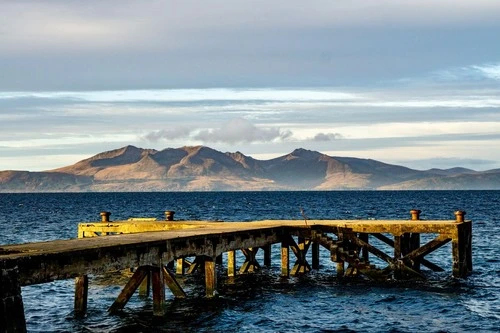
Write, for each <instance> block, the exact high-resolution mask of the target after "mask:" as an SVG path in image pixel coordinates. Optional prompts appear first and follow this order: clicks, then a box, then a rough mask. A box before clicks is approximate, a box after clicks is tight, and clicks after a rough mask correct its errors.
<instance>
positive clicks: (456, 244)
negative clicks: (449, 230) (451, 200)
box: [451, 212, 472, 278]
mask: <svg viewBox="0 0 500 333" xmlns="http://www.w3.org/2000/svg"><path fill="white" fill-rule="evenodd" d="M457 213H459V212H457ZM458 218H459V216H457V219H458ZM462 219H463V216H462ZM471 231H472V229H471V227H470V226H469V225H467V224H465V223H464V224H462V225H460V226H459V227H458V228H457V229H456V231H455V232H454V233H453V235H452V243H451V244H452V246H451V247H452V257H453V276H454V277H459V278H463V277H466V276H467V275H468V274H469V272H470V270H472V254H471V251H470V246H471V242H472V240H471V237H472V236H471Z"/></svg>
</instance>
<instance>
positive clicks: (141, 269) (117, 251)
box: [0, 210, 472, 333]
mask: <svg viewBox="0 0 500 333" xmlns="http://www.w3.org/2000/svg"><path fill="white" fill-rule="evenodd" d="M410 213H411V218H410V219H409V220H384V221H381V220H267V221H253V222H209V221H173V212H166V216H165V220H164V221H156V220H155V219H151V218H133V219H129V220H127V221H110V213H107V212H103V213H101V221H100V222H94V223H81V224H80V225H79V228H78V237H79V238H77V239H71V240H57V241H50V242H40V243H28V244H18V245H5V246H0V271H1V275H0V333H2V332H23V331H26V323H25V318H24V308H23V302H22V296H21V287H22V286H26V285H32V284H39V283H46V282H51V281H54V280H59V279H69V278H76V279H75V315H81V314H84V313H85V311H86V308H87V297H88V288H89V282H88V281H89V279H88V275H89V274H94V275H99V274H104V273H106V272H109V271H114V270H123V269H132V270H133V272H134V273H133V275H132V276H131V278H130V280H129V281H128V283H127V284H126V285H125V286H124V288H123V290H122V292H121V293H120V294H119V295H118V296H117V299H116V300H115V302H114V303H113V304H111V305H110V308H109V311H110V312H111V313H113V312H116V311H119V310H120V309H122V308H123V307H124V306H125V305H126V303H127V301H128V300H129V299H130V297H131V296H132V295H133V294H134V293H135V292H136V290H137V289H139V290H140V291H141V292H144V293H149V292H150V291H152V296H153V315H155V316H163V315H164V314H165V313H164V303H165V288H166V287H168V288H169V289H170V290H171V292H172V294H173V295H174V297H177V298H183V297H187V295H186V292H185V291H184V290H183V289H182V287H181V285H180V284H179V283H178V281H177V275H179V274H189V273H192V272H195V271H201V272H202V273H203V274H204V276H205V287H206V296H207V297H214V296H215V295H216V292H217V270H216V267H217V266H220V265H222V264H223V263H222V254H223V253H227V255H226V258H227V262H226V266H225V268H227V274H228V276H235V275H237V274H247V273H251V272H253V271H256V270H258V269H259V268H260V267H261V265H265V266H270V265H271V245H273V244H279V247H280V254H281V260H280V261H281V262H280V263H279V265H280V268H281V269H280V272H281V273H280V274H281V276H282V277H283V278H286V277H289V276H290V275H292V276H296V275H300V274H307V273H308V272H309V271H311V270H315V269H319V267H320V265H319V264H320V260H324V259H327V262H332V265H334V267H336V271H337V276H338V278H350V277H360V278H364V279H372V280H378V281H384V280H392V279H425V273H426V269H428V270H431V271H443V268H442V267H440V266H438V265H436V264H435V263H432V262H431V261H430V260H427V259H426V258H425V257H426V256H427V255H428V254H430V253H431V252H433V251H435V250H437V249H439V248H441V247H442V246H443V245H445V244H446V243H449V242H451V244H452V246H451V252H452V253H451V259H452V265H451V267H452V272H451V273H452V274H453V276H454V277H457V278H464V277H466V276H467V275H468V274H469V273H470V272H471V271H472V223H471V221H466V220H465V219H464V215H465V212H462V211H458V212H456V213H455V216H456V219H455V220H425V221H422V220H420V219H419V215H420V211H419V210H412V211H411V212H410ZM425 234H429V235H430V236H429V235H428V236H426V237H427V238H429V237H431V238H429V239H428V240H427V241H426V242H421V239H423V238H421V235H425ZM103 236H105V237H103ZM421 243H425V244H421ZM379 244H383V245H382V246H380V245H379ZM320 247H323V248H325V249H326V250H327V251H326V252H327V253H328V256H327V257H328V258H320ZM388 249H389V250H388ZM258 251H263V252H264V255H263V262H262V263H259V262H258V260H257V256H256V254H257V253H258ZM237 252H241V253H242V254H243V256H244V262H243V264H242V265H241V267H239V269H238V267H236V253H237ZM324 252H325V251H323V253H324ZM191 258H194V259H191ZM374 259H375V260H374ZM309 261H310V262H309ZM376 261H377V262H378V263H380V262H381V263H383V264H382V265H380V264H379V265H378V266H377V265H375V264H374V263H375V262H376ZM290 262H293V266H292V265H290ZM422 268H424V269H422Z"/></svg>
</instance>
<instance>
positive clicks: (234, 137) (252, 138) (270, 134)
mask: <svg viewBox="0 0 500 333" xmlns="http://www.w3.org/2000/svg"><path fill="white" fill-rule="evenodd" d="M291 135H292V132H291V131H282V130H281V129H279V128H260V127H257V126H255V125H254V124H252V123H251V122H250V121H248V120H246V119H243V118H236V119H232V120H229V121H228V122H225V123H223V124H222V125H221V127H220V128H217V129H209V130H202V131H200V132H199V133H198V134H196V135H195V137H194V138H195V139H198V140H201V141H204V142H223V143H230V144H234V143H243V142H245V143H251V142H270V141H273V140H284V139H286V138H288V137H290V136H291Z"/></svg>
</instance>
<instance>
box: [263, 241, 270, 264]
mask: <svg viewBox="0 0 500 333" xmlns="http://www.w3.org/2000/svg"><path fill="white" fill-rule="evenodd" d="M262 250H263V251H264V266H266V267H271V244H269V245H265V246H263V247H262Z"/></svg>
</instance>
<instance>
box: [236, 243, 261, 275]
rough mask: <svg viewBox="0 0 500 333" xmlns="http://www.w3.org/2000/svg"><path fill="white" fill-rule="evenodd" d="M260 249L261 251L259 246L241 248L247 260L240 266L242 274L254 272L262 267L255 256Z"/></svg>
mask: <svg viewBox="0 0 500 333" xmlns="http://www.w3.org/2000/svg"><path fill="white" fill-rule="evenodd" d="M258 251H259V248H258V247H255V248H249V249H241V252H242V253H243V254H244V255H245V262H244V263H243V265H242V266H241V267H240V271H239V273H240V274H245V273H249V272H254V271H256V270H258V269H260V265H259V263H258V262H257V259H256V258H255V256H256V255H257V252H258Z"/></svg>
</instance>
